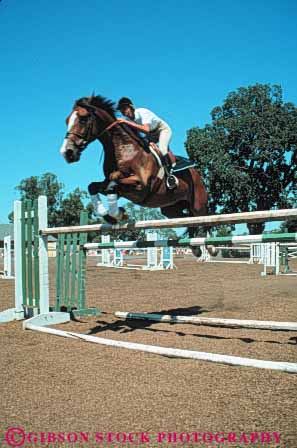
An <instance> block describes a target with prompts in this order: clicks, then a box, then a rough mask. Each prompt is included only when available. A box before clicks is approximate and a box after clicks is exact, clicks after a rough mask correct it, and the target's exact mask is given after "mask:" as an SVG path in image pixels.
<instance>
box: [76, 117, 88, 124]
mask: <svg viewBox="0 0 297 448" xmlns="http://www.w3.org/2000/svg"><path fill="white" fill-rule="evenodd" d="M78 121H79V124H86V123H87V121H88V117H79V119H78Z"/></svg>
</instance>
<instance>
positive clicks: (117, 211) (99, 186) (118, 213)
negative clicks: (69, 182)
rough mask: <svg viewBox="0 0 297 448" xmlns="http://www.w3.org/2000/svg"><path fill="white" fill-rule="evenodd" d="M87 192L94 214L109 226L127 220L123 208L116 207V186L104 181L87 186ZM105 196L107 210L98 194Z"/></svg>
mask: <svg viewBox="0 0 297 448" xmlns="http://www.w3.org/2000/svg"><path fill="white" fill-rule="evenodd" d="M88 191H89V194H90V197H91V201H92V204H93V207H94V214H95V215H96V216H97V217H100V218H103V219H104V220H105V221H106V222H108V223H109V224H116V223H117V222H118V221H123V220H127V219H128V215H127V214H126V212H125V210H124V208H123V207H118V203H117V199H118V195H117V184H116V183H115V182H110V181H109V180H108V179H105V180H104V181H103V182H92V183H90V185H89V186H88ZM99 193H102V194H104V195H106V196H107V202H108V209H107V208H106V207H105V206H104V204H103V202H102V200H101V198H100V194H99Z"/></svg>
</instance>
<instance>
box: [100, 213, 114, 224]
mask: <svg viewBox="0 0 297 448" xmlns="http://www.w3.org/2000/svg"><path fill="white" fill-rule="evenodd" d="M102 218H103V219H104V221H105V222H107V224H117V223H118V221H117V220H116V219H115V218H114V217H113V216H111V215H108V214H107V215H104V216H102Z"/></svg>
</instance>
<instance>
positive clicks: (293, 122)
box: [186, 84, 297, 233]
mask: <svg viewBox="0 0 297 448" xmlns="http://www.w3.org/2000/svg"><path fill="white" fill-rule="evenodd" d="M211 116H212V123H211V124H208V125H206V126H205V127H204V128H199V127H195V128H193V129H190V130H189V131H188V133H187V141H186V149H187V151H188V153H189V156H190V157H191V158H192V159H193V160H195V161H196V162H197V165H198V167H199V169H200V171H201V173H202V175H203V177H204V179H205V181H206V185H207V189H208V192H209V198H210V200H209V210H210V212H211V213H215V212H218V211H220V212H222V213H232V212H245V211H255V210H269V209H274V208H287V207H288V208H290V207H292V206H293V205H294V202H296V193H297V186H296V185H297V182H296V181H297V170H296V168H297V109H296V107H295V106H294V105H293V104H292V103H284V102H283V98H282V89H281V87H280V86H272V87H270V86H269V85H265V84H264V85H261V84H256V85H254V86H249V87H246V88H244V87H241V88H239V89H238V90H237V91H236V92H231V93H230V94H229V95H228V96H227V98H226V99H225V101H224V102H223V105H222V106H218V107H215V108H214V109H213V110H212V112H211ZM248 228H249V231H250V233H261V232H262V231H263V229H264V225H263V224H250V225H249V226H248Z"/></svg>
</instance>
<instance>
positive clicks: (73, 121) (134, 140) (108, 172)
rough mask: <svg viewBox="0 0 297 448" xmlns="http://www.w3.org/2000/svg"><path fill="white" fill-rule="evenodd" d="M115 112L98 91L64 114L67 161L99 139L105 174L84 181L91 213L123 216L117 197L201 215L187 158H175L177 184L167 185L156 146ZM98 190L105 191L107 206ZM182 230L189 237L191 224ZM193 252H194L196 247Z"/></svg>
mask: <svg viewBox="0 0 297 448" xmlns="http://www.w3.org/2000/svg"><path fill="white" fill-rule="evenodd" d="M115 114H116V111H115V104H114V103H113V102H112V101H110V100H108V99H106V98H104V97H102V96H99V95H96V96H95V95H92V96H90V97H83V98H80V99H78V100H76V101H75V103H74V106H73V109H72V111H71V113H70V115H69V116H68V117H67V119H66V124H67V126H68V129H67V133H66V136H65V139H64V142H63V145H62V147H61V149H60V152H61V154H62V155H63V157H64V158H65V160H66V161H67V163H74V162H78V161H79V160H80V157H81V154H82V152H83V151H84V150H85V149H86V147H87V146H88V144H89V143H91V142H92V141H94V140H96V139H97V140H99V141H100V142H101V144H102V146H103V150H104V155H105V157H104V163H103V172H104V176H105V179H104V181H103V182H92V183H90V184H89V186H88V191H89V193H90V196H91V199H92V202H93V205H94V208H95V211H96V213H97V216H101V217H103V218H104V219H105V221H107V222H109V223H116V222H119V221H121V220H123V219H127V215H126V214H125V210H124V209H123V208H122V207H118V205H117V199H118V197H124V198H126V199H128V200H130V201H132V202H133V203H134V204H137V205H140V206H142V207H150V208H160V209H161V213H162V214H163V215H165V216H166V217H167V218H184V217H193V216H203V215H206V214H207V192H206V188H205V186H204V183H203V181H202V178H201V176H200V174H199V172H198V171H197V169H196V168H195V166H194V164H193V162H190V161H188V160H187V159H184V158H182V157H176V167H175V172H174V175H175V176H176V177H177V178H178V186H177V187H176V188H175V189H172V190H170V189H168V188H167V186H166V182H165V176H164V168H163V167H162V163H161V161H160V157H159V155H158V153H157V148H156V147H154V148H151V147H150V145H149V144H147V143H145V142H144V140H143V139H142V138H140V137H139V135H138V134H136V133H135V132H134V131H132V129H131V128H130V127H129V126H127V125H125V124H123V123H120V122H118V121H117V118H116V115H115ZM100 194H104V195H107V202H108V204H109V209H108V210H107V209H106V208H105V206H104V205H103V203H102V201H101V199H100ZM188 231H189V236H190V237H193V236H195V234H196V231H197V229H195V228H189V229H188ZM196 252H197V253H196V255H197V256H199V254H200V250H199V248H198V247H197V248H196Z"/></svg>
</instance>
